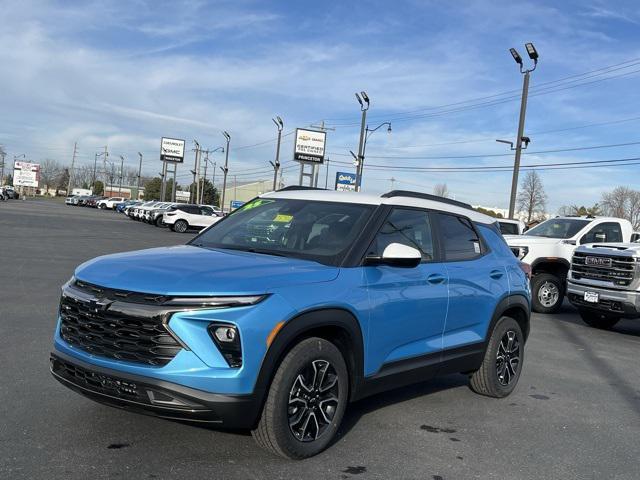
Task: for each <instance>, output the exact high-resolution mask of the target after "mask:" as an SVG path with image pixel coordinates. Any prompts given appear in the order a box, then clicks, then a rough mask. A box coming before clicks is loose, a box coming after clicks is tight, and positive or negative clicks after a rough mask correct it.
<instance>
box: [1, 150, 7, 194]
mask: <svg viewBox="0 0 640 480" xmlns="http://www.w3.org/2000/svg"><path fill="white" fill-rule="evenodd" d="M6 156H7V152H5V151H4V149H3V148H2V145H0V157H2V163H0V168H2V170H0V187H1V186H2V185H4V158H5V157H6Z"/></svg>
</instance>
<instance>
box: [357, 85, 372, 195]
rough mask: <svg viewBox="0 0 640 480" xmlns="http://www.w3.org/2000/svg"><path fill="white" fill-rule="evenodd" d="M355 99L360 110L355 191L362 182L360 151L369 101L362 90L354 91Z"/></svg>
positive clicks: (364, 133) (361, 157) (362, 158)
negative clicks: (360, 119)
mask: <svg viewBox="0 0 640 480" xmlns="http://www.w3.org/2000/svg"><path fill="white" fill-rule="evenodd" d="M356 100H358V103H359V104H360V111H361V112H362V122H361V124H360V141H359V142H358V157H357V158H356V192H359V191H360V186H361V184H362V167H363V164H364V156H363V153H362V152H363V150H364V145H365V143H366V138H365V137H366V124H367V111H368V110H369V106H370V102H369V96H368V95H367V92H365V91H364V90H363V91H362V92H360V94H358V93H356Z"/></svg>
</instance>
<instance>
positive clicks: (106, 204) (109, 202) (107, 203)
mask: <svg viewBox="0 0 640 480" xmlns="http://www.w3.org/2000/svg"><path fill="white" fill-rule="evenodd" d="M125 200H126V198H124V197H111V198H104V199H102V200H100V201H99V202H98V203H97V204H96V206H97V207H98V208H101V209H103V210H104V209H106V208H108V209H110V210H113V209H114V208H116V204H118V203H122V202H124V201H125Z"/></svg>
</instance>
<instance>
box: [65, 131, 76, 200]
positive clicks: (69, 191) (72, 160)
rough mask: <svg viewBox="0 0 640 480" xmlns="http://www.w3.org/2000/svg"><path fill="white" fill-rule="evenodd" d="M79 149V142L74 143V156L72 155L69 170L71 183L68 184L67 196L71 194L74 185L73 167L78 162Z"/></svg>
mask: <svg viewBox="0 0 640 480" xmlns="http://www.w3.org/2000/svg"><path fill="white" fill-rule="evenodd" d="M77 151H78V142H74V144H73V157H71V170H70V171H69V183H68V184H67V196H69V195H71V186H72V185H73V168H74V167H75V164H76V153H77Z"/></svg>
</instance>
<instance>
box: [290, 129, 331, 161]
mask: <svg viewBox="0 0 640 480" xmlns="http://www.w3.org/2000/svg"><path fill="white" fill-rule="evenodd" d="M326 141H327V134H326V133H325V132H319V131H317V130H307V129H304V128H297V129H296V141H295V145H294V150H293V159H294V160H297V161H298V162H310V163H322V162H324V146H325V143H326Z"/></svg>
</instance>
